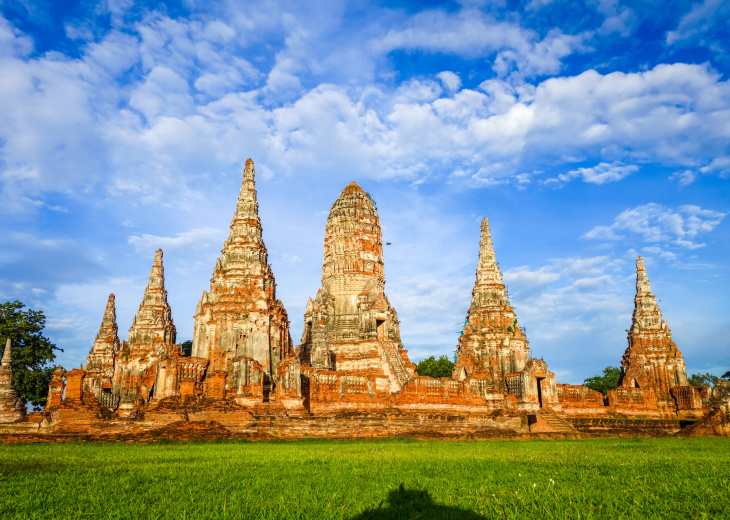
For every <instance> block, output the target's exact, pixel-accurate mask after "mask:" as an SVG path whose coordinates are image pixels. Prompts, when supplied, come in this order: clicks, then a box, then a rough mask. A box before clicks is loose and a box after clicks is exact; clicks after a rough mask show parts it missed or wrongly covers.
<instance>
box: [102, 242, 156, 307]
mask: <svg viewBox="0 0 730 520" xmlns="http://www.w3.org/2000/svg"><path fill="white" fill-rule="evenodd" d="M153 265H155V266H156V267H162V249H158V250H157V251H156V252H155V262H154V264H153ZM112 296H114V295H112Z"/></svg>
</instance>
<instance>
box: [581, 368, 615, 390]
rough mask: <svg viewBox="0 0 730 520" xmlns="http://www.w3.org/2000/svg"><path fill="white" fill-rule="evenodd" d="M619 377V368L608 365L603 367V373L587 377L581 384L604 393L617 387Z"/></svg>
mask: <svg viewBox="0 0 730 520" xmlns="http://www.w3.org/2000/svg"><path fill="white" fill-rule="evenodd" d="M619 377H621V369H620V368H617V367H610V366H609V367H606V368H604V369H603V374H601V375H598V376H593V377H589V378H588V379H586V380H584V381H583V384H584V385H585V386H587V387H588V388H590V389H591V390H596V391H598V392H601V393H602V394H603V395H606V394H607V393H608V391H609V390H613V389H614V388H616V387H618V380H619Z"/></svg>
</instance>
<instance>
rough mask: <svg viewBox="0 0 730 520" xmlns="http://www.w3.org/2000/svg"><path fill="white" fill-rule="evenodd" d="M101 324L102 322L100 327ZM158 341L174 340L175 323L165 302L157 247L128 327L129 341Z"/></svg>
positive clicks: (150, 342) (172, 341)
mask: <svg viewBox="0 0 730 520" xmlns="http://www.w3.org/2000/svg"><path fill="white" fill-rule="evenodd" d="M107 305H108V304H107ZM105 319H106V316H105ZM103 325H104V324H103V323H102V327H103ZM100 330H101V329H100ZM158 341H162V342H164V343H174V342H175V324H174V323H173V321H172V310H171V309H170V304H169V303H167V291H166V290H165V270H164V268H163V267H162V249H158V250H157V252H156V253H155V260H154V262H153V264H152V269H151V271H150V280H149V283H148V284H147V287H145V290H144V297H143V298H142V303H141V304H140V305H139V310H138V311H137V315H136V316H135V317H134V320H133V321H132V326H131V327H130V328H129V342H130V343H145V344H149V345H151V344H153V343H155V342H158Z"/></svg>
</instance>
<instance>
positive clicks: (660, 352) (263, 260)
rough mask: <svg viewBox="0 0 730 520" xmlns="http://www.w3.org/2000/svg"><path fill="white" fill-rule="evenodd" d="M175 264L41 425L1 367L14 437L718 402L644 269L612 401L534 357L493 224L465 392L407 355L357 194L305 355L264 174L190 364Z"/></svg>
mask: <svg viewBox="0 0 730 520" xmlns="http://www.w3.org/2000/svg"><path fill="white" fill-rule="evenodd" d="M162 258H163V255H162V251H161V250H158V251H157V253H156V254H155V257H154V260H153V265H152V269H151V272H150V277H149V283H148V284H147V286H146V288H145V290H144V294H143V297H142V303H141V304H140V307H139V311H138V313H137V315H136V316H135V318H134V320H133V323H132V326H131V327H130V329H129V334H128V339H127V340H123V341H120V339H119V337H118V327H117V323H116V310H115V297H114V295H113V294H112V295H110V296H109V299H108V301H107V305H106V309H105V311H104V314H103V317H102V321H101V325H100V327H99V332H98V334H97V336H96V338H95V340H94V342H93V345H92V347H91V349H90V351H89V355H88V357H87V359H86V365H85V366H83V367H82V368H81V369H75V370H71V371H64V370H63V369H62V368H59V369H57V370H56V372H55V373H54V376H53V379H52V381H51V383H50V385H49V395H48V401H47V405H46V409H45V411H44V412H42V413H34V414H28V415H26V414H25V407H24V405H23V404H22V403H20V400H19V399H18V398H17V394H16V393H15V390H14V388H13V379H12V371H11V370H10V363H11V348H10V343H9V340H8V345H7V346H6V348H5V352H4V354H3V358H2V364H1V365H0V423H2V426H1V427H0V433H3V434H6V435H8V434H17V435H22V434H24V433H25V434H30V433H33V434H35V435H50V436H53V435H78V436H89V437H92V438H101V439H105V438H125V436H127V437H129V436H131V437H132V438H143V439H154V438H155V437H156V436H165V435H171V436H180V437H182V438H190V436H191V435H192V436H193V437H194V436H195V435H198V436H201V437H206V435H208V436H210V435H217V436H220V435H222V436H247V437H262V438H271V437H283V438H297V437H302V436H306V435H314V436H329V437H350V436H353V435H354V436H362V437H377V436H390V435H412V436H417V437H433V436H436V437H452V438H484V437H493V436H515V435H529V434H545V433H553V434H555V433H557V434H570V435H579V434H580V432H594V433H595V432H596V431H599V432H601V431H602V432H604V433H605V432H609V433H610V432H614V433H615V432H621V431H623V430H628V431H632V432H634V433H636V432H641V431H643V430H642V429H644V430H647V431H651V432H653V433H652V434H657V432H659V434H667V433H674V432H676V431H678V430H679V429H680V426H681V424H680V423H681V421H682V420H694V419H699V418H702V417H703V416H705V415H706V414H707V413H708V411H709V403H710V401H711V395H710V389H709V387H699V388H698V387H692V386H690V385H689V384H688V382H687V375H686V369H685V365H684V361H683V359H682V355H681V353H680V352H679V349H678V348H677V346H676V345H675V343H674V342H673V341H672V338H671V332H670V330H669V327H668V326H667V324H666V322H665V321H664V320H663V318H662V315H661V312H660V310H659V307H658V306H657V304H656V299H655V296H654V295H653V294H652V292H651V286H650V284H649V280H648V277H647V274H646V270H645V267H644V262H643V260H642V258H641V257H639V258H638V260H637V266H636V267H637V280H636V297H635V300H634V305H635V309H634V315H633V322H632V326H631V330H630V331H629V335H628V343H629V344H628V348H627V350H626V353H625V354H624V356H623V359H622V360H621V381H620V384H619V387H618V388H616V389H615V390H611V391H609V392H608V395H607V396H604V395H603V394H601V393H600V392H596V391H594V390H591V389H589V388H587V387H585V386H581V385H566V384H557V382H556V380H555V375H554V374H553V373H552V372H551V371H550V370H549V369H548V365H547V363H546V362H545V361H544V360H542V359H535V358H533V357H531V355H530V349H529V342H528V340H527V337H526V335H525V331H524V329H523V328H522V327H521V326H520V323H519V320H518V317H517V315H516V313H515V310H514V309H513V307H512V305H511V304H510V301H509V297H508V293H507V290H506V288H505V285H504V283H503V281H502V273H501V271H500V268H499V264H498V263H497V261H496V255H495V250H494V244H493V242H492V238H491V234H490V229H489V222H488V220H487V218H484V220H483V221H482V223H481V238H480V249H479V258H478V262H477V267H476V280H475V284H474V288H473V290H472V298H471V305H470V307H469V310H468V312H467V315H466V319H465V323H464V328H463V332H462V335H461V337H460V338H459V340H458V345H457V359H456V364H455V367H454V370H453V374H452V377H446V378H440V379H434V378H430V377H420V376H419V375H418V374H417V373H416V371H415V367H414V365H413V364H412V363H411V361H410V360H409V358H408V353H407V350H405V349H404V345H403V343H402V341H401V337H400V327H399V324H400V322H399V320H398V314H397V312H396V310H395V309H394V308H393V307H392V306H391V304H390V302H389V300H388V297H387V296H386V294H385V266H384V261H383V242H382V234H381V228H380V220H379V217H378V212H377V208H376V206H375V204H374V203H373V201H372V198H371V197H370V195H369V194H368V193H367V192H365V191H364V190H363V189H362V188H361V187H360V186H358V185H357V184H355V183H354V182H353V183H351V184H349V185H348V186H346V187H345V189H344V190H343V191H342V193H341V194H340V196H339V197H338V198H337V200H336V201H335V203H334V204H333V205H332V208H331V210H330V213H329V216H328V218H327V222H326V226H325V230H324V254H323V262H322V287H321V288H320V289H319V290H318V291H317V294H316V295H315V296H314V298H313V299H309V301H308V302H307V305H306V311H305V314H304V327H303V334H302V338H301V342H300V344H299V345H296V346H295V345H294V344H293V342H292V339H291V337H290V333H289V318H288V315H287V312H286V309H285V308H284V304H283V303H282V301H281V300H279V299H277V297H276V282H275V279H274V274H273V272H272V269H271V266H270V265H269V263H268V257H267V250H266V246H265V244H264V240H263V234H262V225H261V219H260V218H259V213H258V201H257V194H256V185H255V169H254V164H253V161H252V160H251V159H249V160H247V161H246V164H245V168H244V170H243V180H242V185H241V190H240V193H239V196H238V201H237V204H236V209H235V212H234V215H233V219H232V221H231V225H230V233H229V236H228V238H227V239H226V241H225V242H224V244H223V247H222V250H221V256H220V257H219V258H218V259H217V260H216V262H215V265H214V268H213V276H212V279H211V282H210V288H209V290H207V291H204V292H203V293H202V297H201V299H200V301H199V302H198V305H197V309H196V312H195V316H194V335H193V347H192V355H190V356H186V355H183V352H182V349H181V346H180V345H178V344H177V343H176V328H175V325H174V322H173V320H172V311H171V309H170V305H169V304H168V302H167V291H166V290H165V278H164V268H163V263H162ZM446 348H450V346H445V349H446ZM729 409H730V408H729ZM723 413H724V412H723ZM642 419H643V421H642ZM649 419H651V421H649ZM186 432H187V433H186ZM189 432H197V433H195V435H193V434H192V433H189ZM206 432H207V433H206ZM211 432H213V433H211ZM135 436H136V437H135Z"/></svg>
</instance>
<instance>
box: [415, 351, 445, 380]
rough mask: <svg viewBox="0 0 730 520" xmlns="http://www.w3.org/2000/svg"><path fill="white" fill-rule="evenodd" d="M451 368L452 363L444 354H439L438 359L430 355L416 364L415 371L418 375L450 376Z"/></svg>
mask: <svg viewBox="0 0 730 520" xmlns="http://www.w3.org/2000/svg"><path fill="white" fill-rule="evenodd" d="M453 370H454V364H453V363H452V362H451V361H449V358H447V357H446V356H441V357H440V358H438V359H436V358H435V357H433V356H431V357H430V358H427V359H424V360H423V361H420V362H419V363H418V364H417V365H416V373H417V374H418V375H419V376H429V377H451V372H452V371H453Z"/></svg>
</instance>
